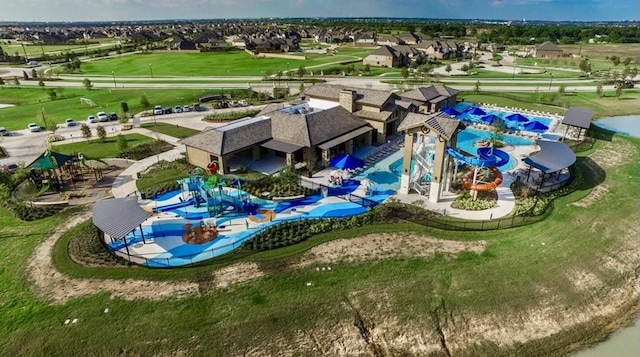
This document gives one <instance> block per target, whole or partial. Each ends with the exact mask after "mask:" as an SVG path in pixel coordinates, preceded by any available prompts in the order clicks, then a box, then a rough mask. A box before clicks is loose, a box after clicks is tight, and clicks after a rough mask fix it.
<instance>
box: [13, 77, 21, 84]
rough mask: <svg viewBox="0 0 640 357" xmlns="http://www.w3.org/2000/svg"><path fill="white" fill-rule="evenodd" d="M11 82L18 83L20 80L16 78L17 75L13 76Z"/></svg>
mask: <svg viewBox="0 0 640 357" xmlns="http://www.w3.org/2000/svg"><path fill="white" fill-rule="evenodd" d="M13 84H15V85H18V84H20V80H19V79H18V77H13Z"/></svg>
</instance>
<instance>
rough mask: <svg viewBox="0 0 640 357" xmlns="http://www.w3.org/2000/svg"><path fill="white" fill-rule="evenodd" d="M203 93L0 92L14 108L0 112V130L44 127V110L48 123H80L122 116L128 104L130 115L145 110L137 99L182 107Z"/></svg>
mask: <svg viewBox="0 0 640 357" xmlns="http://www.w3.org/2000/svg"><path fill="white" fill-rule="evenodd" d="M50 89H54V90H55V91H56V94H57V98H58V99H55V100H51V99H50V97H49V94H48V91H49V90H50ZM212 92H213V91H211V90H206V89H171V90H167V89H92V90H86V89H84V88H56V87H54V86H53V85H51V87H48V88H44V89H41V88H21V87H6V86H5V88H3V89H0V103H3V104H15V105H16V106H15V107H9V108H2V109H0V126H4V127H6V128H7V129H9V130H16V129H22V128H25V127H26V125H27V124H28V123H31V122H36V123H39V124H40V125H42V126H44V123H43V122H42V116H41V110H42V109H44V113H45V115H46V118H47V121H49V122H53V123H63V122H64V121H65V119H67V118H73V119H75V120H77V121H83V120H85V119H86V118H87V116H88V115H96V113H97V112H99V111H105V112H118V113H120V112H121V109H120V103H121V102H127V104H128V105H129V111H130V112H131V113H136V112H140V111H142V110H145V109H146V108H144V107H143V106H142V105H141V104H140V99H141V98H142V96H146V97H147V99H148V100H149V102H150V104H151V105H156V104H160V105H163V106H165V107H166V106H171V107H173V106H174V105H178V104H179V105H184V104H187V103H194V102H197V101H198V98H200V97H201V96H203V95H206V94H209V93H212ZM80 98H88V99H91V100H93V101H94V102H95V103H96V105H97V107H93V108H91V107H89V106H88V105H86V104H82V103H81V102H80Z"/></svg>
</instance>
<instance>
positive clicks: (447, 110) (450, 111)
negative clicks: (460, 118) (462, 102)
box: [442, 107, 460, 117]
mask: <svg viewBox="0 0 640 357" xmlns="http://www.w3.org/2000/svg"><path fill="white" fill-rule="evenodd" d="M442 112H443V113H445V114H447V115H451V116H453V117H455V116H456V115H460V112H459V111H457V110H455V109H453V108H452V107H448V108H445V109H443V110H442Z"/></svg>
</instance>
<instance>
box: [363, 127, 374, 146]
mask: <svg viewBox="0 0 640 357" xmlns="http://www.w3.org/2000/svg"><path fill="white" fill-rule="evenodd" d="M371 133H372V131H371V130H369V131H367V133H366V134H365V137H364V144H365V145H367V146H371V142H372V140H371V136H372V134H371Z"/></svg>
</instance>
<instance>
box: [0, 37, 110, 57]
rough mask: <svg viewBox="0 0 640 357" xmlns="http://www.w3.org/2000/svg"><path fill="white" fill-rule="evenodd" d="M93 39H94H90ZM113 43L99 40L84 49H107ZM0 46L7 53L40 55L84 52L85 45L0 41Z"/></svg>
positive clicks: (90, 50)
mask: <svg viewBox="0 0 640 357" xmlns="http://www.w3.org/2000/svg"><path fill="white" fill-rule="evenodd" d="M92 41H95V40H92ZM114 45H115V43H114V40H112V39H108V40H104V41H100V42H99V43H89V44H87V46H86V50H89V52H92V51H93V50H96V49H107V48H109V49H110V48H112V47H113V46H114ZM0 46H2V49H3V50H4V51H5V52H7V53H8V54H9V55H12V56H13V55H14V54H15V53H18V55H20V56H24V53H25V51H26V52H27V55H29V56H41V55H42V52H43V51H44V53H47V54H53V53H58V52H61V51H64V52H76V53H81V54H84V52H85V46H84V44H82V43H76V44H69V45H42V46H41V45H38V44H27V45H25V46H24V48H23V47H22V45H20V44H18V43H16V41H12V43H11V44H8V43H7V42H6V41H0Z"/></svg>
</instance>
